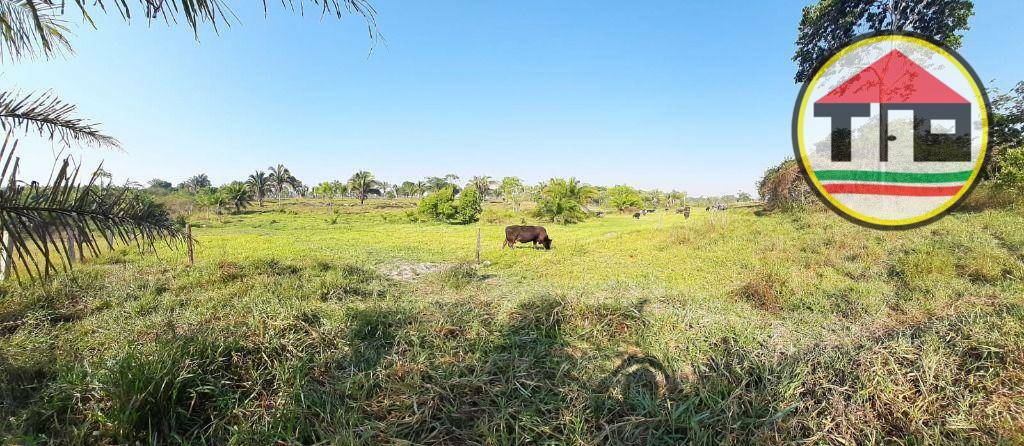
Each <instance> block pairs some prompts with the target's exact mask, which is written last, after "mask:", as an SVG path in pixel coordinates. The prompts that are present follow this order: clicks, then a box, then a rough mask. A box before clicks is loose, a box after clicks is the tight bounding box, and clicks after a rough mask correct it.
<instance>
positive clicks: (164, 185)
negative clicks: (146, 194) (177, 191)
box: [146, 178, 174, 191]
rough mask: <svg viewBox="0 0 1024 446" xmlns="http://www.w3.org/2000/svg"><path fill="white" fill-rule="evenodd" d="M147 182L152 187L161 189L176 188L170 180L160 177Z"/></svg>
mask: <svg viewBox="0 0 1024 446" xmlns="http://www.w3.org/2000/svg"><path fill="white" fill-rule="evenodd" d="M146 184H148V185H149V188H150V189H161V190H168V191H169V190H171V189H173V188H174V185H173V184H171V182H170V181H166V180H161V179H159V178H153V179H152V180H149V182H148V183H146Z"/></svg>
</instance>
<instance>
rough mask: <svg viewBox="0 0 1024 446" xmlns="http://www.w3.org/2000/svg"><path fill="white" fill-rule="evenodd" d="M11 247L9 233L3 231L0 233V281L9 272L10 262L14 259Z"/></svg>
mask: <svg viewBox="0 0 1024 446" xmlns="http://www.w3.org/2000/svg"><path fill="white" fill-rule="evenodd" d="M11 249H12V246H11V233H9V232H7V231H3V235H0V281H3V280H4V279H6V278H7V275H8V274H10V273H11V263H12V262H13V261H14V256H13V255H12V254H11Z"/></svg>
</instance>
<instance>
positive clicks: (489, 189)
mask: <svg viewBox="0 0 1024 446" xmlns="http://www.w3.org/2000/svg"><path fill="white" fill-rule="evenodd" d="M495 184H496V183H495V182H494V180H492V179H491V177H489V176H487V175H483V176H477V177H473V178H472V179H470V180H469V184H467V185H466V186H467V187H468V186H473V187H476V190H477V191H478V192H480V196H481V197H484V198H486V197H488V196H490V195H491V194H492V193H494V186H495Z"/></svg>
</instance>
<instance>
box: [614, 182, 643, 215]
mask: <svg viewBox="0 0 1024 446" xmlns="http://www.w3.org/2000/svg"><path fill="white" fill-rule="evenodd" d="M607 197H608V198H607V199H608V205H609V206H611V207H613V208H615V209H617V210H619V211H625V210H627V209H636V208H639V207H641V206H643V204H644V199H643V196H641V195H640V192H639V191H637V190H636V189H633V188H632V187H629V186H626V185H621V184H620V185H618V186H614V187H612V188H610V189H608V192H607Z"/></svg>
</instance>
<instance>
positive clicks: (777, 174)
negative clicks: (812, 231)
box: [757, 159, 814, 211]
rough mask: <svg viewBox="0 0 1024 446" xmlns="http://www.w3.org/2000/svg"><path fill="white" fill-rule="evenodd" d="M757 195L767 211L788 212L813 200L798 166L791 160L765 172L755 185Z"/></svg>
mask: <svg viewBox="0 0 1024 446" xmlns="http://www.w3.org/2000/svg"><path fill="white" fill-rule="evenodd" d="M757 193H758V194H760V195H761V200H764V207H765V210H769V211H772V210H776V209H781V210H788V209H792V208H794V207H800V206H803V205H806V204H809V203H812V202H813V200H814V197H812V195H811V189H810V188H809V187H807V182H806V180H804V174H803V172H802V171H801V170H800V166H799V165H798V164H797V163H796V161H794V160H793V159H786V160H784V161H782V163H779V165H777V166H774V167H772V168H770V169H768V170H767V171H765V173H764V176H763V177H761V181H759V182H758V183H757Z"/></svg>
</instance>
